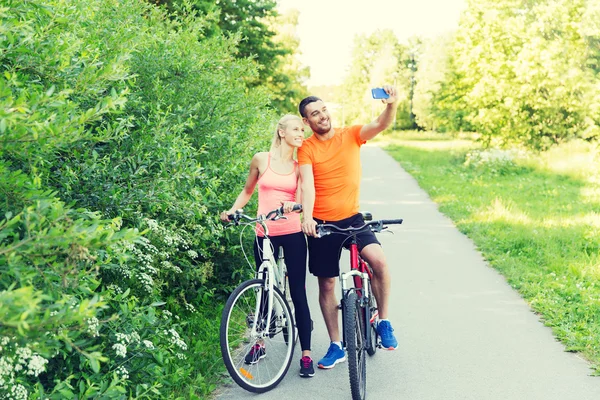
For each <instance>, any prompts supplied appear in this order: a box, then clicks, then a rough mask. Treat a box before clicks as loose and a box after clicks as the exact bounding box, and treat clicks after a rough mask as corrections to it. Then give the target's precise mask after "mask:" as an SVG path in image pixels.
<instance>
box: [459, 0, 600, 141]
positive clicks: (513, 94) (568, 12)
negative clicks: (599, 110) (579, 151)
mask: <svg viewBox="0 0 600 400" xmlns="http://www.w3.org/2000/svg"><path fill="white" fill-rule="evenodd" d="M587 3H588V2H586V1H585V0H552V1H541V0H510V1H505V2H500V3H498V2H496V1H493V0H470V1H469V5H468V9H467V11H466V12H465V14H464V15H463V18H462V20H461V23H460V29H459V31H458V34H457V39H456V42H455V44H454V48H453V58H454V61H455V65H456V67H457V71H456V72H457V74H456V75H455V77H461V79H462V82H461V83H460V84H459V85H458V86H460V87H463V88H467V92H466V102H467V104H468V106H469V107H470V108H471V109H472V112H471V113H469V115H470V121H471V122H472V123H473V124H474V127H475V128H476V129H477V130H478V131H479V132H480V133H481V134H482V135H483V138H484V140H485V141H486V142H488V143H490V142H493V141H499V142H500V143H509V142H518V143H524V144H526V145H528V146H531V147H538V148H543V147H546V146H548V145H551V144H553V143H558V142H560V141H563V140H566V139H569V138H572V137H577V136H579V135H580V134H581V132H584V131H589V130H590V129H592V130H593V126H590V120H592V118H590V109H589V107H588V105H587V104H586V99H587V98H588V96H589V93H590V91H592V90H593V86H592V85H593V83H592V82H593V81H592V79H591V69H590V68H589V66H588V63H589V61H590V55H589V51H588V49H589V47H588V46H589V44H588V43H589V42H590V40H592V39H593V38H597V37H598V34H599V33H600V32H598V30H595V31H594V30H593V29H592V32H588V33H587V35H585V34H584V31H583V25H582V21H584V19H585V12H586V4H587ZM592 125H594V124H592Z"/></svg>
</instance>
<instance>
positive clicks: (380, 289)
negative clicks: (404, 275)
mask: <svg viewBox="0 0 600 400" xmlns="http://www.w3.org/2000/svg"><path fill="white" fill-rule="evenodd" d="M361 256H362V257H364V258H365V260H367V262H368V263H369V265H370V266H371V268H372V269H373V280H372V281H371V288H372V289H373V294H374V295H375V299H376V300H377V308H378V309H379V323H378V324H377V333H378V334H379V336H380V337H381V346H382V347H383V348H385V349H389V350H393V349H395V348H396V347H398V341H397V340H396V336H394V329H393V328H392V324H391V323H390V321H388V319H387V318H388V306H389V296H390V286H391V277H390V272H389V269H388V267H387V263H386V261H385V255H384V254H383V249H382V248H381V246H380V245H379V244H376V243H371V244H369V245H367V246H365V247H364V248H363V249H362V251H361Z"/></svg>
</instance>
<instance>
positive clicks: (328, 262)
mask: <svg viewBox="0 0 600 400" xmlns="http://www.w3.org/2000/svg"><path fill="white" fill-rule="evenodd" d="M315 221H316V222H317V224H324V223H327V224H332V225H336V226H339V227H340V228H349V227H351V226H353V227H357V226H362V225H364V223H365V221H364V219H363V216H362V214H356V215H353V216H351V217H349V218H346V219H342V220H340V221H323V220H321V219H318V218H315ZM307 239H308V269H309V271H310V272H311V274H313V275H315V276H320V277H324V278H333V277H336V276H339V274H340V265H339V262H340V256H341V254H342V247H346V248H347V247H348V246H349V244H350V240H351V239H350V237H349V236H346V235H341V234H339V233H335V232H334V233H332V234H331V235H327V236H324V237H322V238H314V237H312V236H307ZM356 241H357V243H358V251H362V249H363V248H365V247H366V246H367V245H369V244H372V243H377V244H379V245H381V243H379V241H378V240H377V238H376V237H375V234H374V233H373V232H371V231H370V230H365V231H362V232H360V233H359V234H358V235H356Z"/></svg>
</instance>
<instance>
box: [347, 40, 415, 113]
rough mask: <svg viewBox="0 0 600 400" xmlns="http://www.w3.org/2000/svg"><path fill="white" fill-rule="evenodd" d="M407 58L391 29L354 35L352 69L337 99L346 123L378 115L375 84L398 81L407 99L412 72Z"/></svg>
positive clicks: (401, 92)
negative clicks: (340, 95) (372, 94)
mask: <svg viewBox="0 0 600 400" xmlns="http://www.w3.org/2000/svg"><path fill="white" fill-rule="evenodd" d="M406 60H407V52H406V47H405V46H402V45H400V44H399V43H398V39H397V38H396V36H395V35H394V33H393V32H392V31H391V30H389V29H386V30H383V31H376V32H375V33H373V34H372V35H370V36H366V35H357V36H356V37H355V38H354V48H353V51H352V61H351V64H350V65H351V66H350V70H349V73H348V75H347V76H346V77H345V79H344V81H343V83H342V97H341V98H340V99H338V102H339V103H340V104H341V106H342V107H343V109H344V115H345V120H346V121H345V122H346V123H353V122H356V121H363V122H364V121H365V120H369V119H372V118H374V117H375V112H376V110H375V108H374V107H375V103H374V102H373V99H372V98H371V93H370V88H372V87H377V86H381V85H383V84H386V83H393V84H396V86H397V88H398V90H399V92H400V96H401V97H403V98H404V101H405V102H407V101H408V98H409V93H410V80H409V75H410V74H409V73H408V71H407V62H406Z"/></svg>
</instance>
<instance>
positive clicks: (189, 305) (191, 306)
mask: <svg viewBox="0 0 600 400" xmlns="http://www.w3.org/2000/svg"><path fill="white" fill-rule="evenodd" d="M185 308H186V309H187V310H188V311H189V312H191V313H194V312H196V308H195V307H194V306H193V305H191V304H189V303H185Z"/></svg>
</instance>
